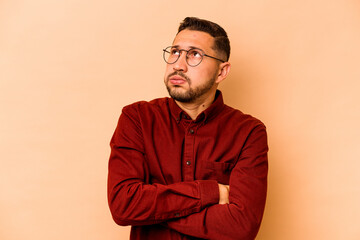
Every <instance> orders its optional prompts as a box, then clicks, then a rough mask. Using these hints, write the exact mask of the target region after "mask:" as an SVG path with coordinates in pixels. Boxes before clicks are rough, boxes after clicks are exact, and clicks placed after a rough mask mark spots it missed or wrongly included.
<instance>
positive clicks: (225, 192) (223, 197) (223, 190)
mask: <svg viewBox="0 0 360 240" xmlns="http://www.w3.org/2000/svg"><path fill="white" fill-rule="evenodd" d="M218 185H219V204H228V203H229V191H230V187H229V185H223V184H220V183H218Z"/></svg>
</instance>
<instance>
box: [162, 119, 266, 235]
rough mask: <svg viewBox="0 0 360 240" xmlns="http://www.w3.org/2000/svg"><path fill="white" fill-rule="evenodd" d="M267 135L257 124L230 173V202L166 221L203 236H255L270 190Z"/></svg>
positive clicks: (181, 229)
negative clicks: (268, 188)
mask: <svg viewBox="0 0 360 240" xmlns="http://www.w3.org/2000/svg"><path fill="white" fill-rule="evenodd" d="M267 151H268V146H267V135H266V130H265V126H263V125H260V126H257V127H256V128H255V129H254V130H253V131H252V132H251V133H250V135H249V137H248V139H247V141H246V144H245V146H244V148H243V150H242V153H241V156H240V158H239V160H238V161H237V163H236V165H235V167H234V169H233V170H232V172H231V175H230V183H229V186H230V192H229V202H230V203H229V204H224V205H219V204H215V205H212V206H209V207H207V208H205V209H203V210H202V211H200V212H198V213H194V214H191V215H189V216H187V217H183V218H181V219H176V220H173V221H167V222H166V223H163V225H165V226H167V227H169V228H171V229H173V230H176V231H178V232H180V233H183V234H186V235H190V236H194V237H198V238H203V239H223V240H230V239H237V240H249V239H254V238H255V237H256V235H257V232H258V230H259V227H260V223H261V220H262V216H263V211H264V207H265V199H266V191H267V172H268V163H267Z"/></svg>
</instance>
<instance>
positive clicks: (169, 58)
mask: <svg viewBox="0 0 360 240" xmlns="http://www.w3.org/2000/svg"><path fill="white" fill-rule="evenodd" d="M163 51H164V54H163V57H164V60H165V62H166V63H168V64H174V63H176V61H177V60H178V59H179V57H180V55H181V52H182V51H184V52H186V62H187V64H188V65H189V66H191V67H196V66H197V65H199V64H200V63H201V61H202V60H203V58H204V56H205V57H209V58H213V59H215V60H218V61H220V62H223V63H224V62H225V61H223V60H221V59H219V58H216V57H212V56H209V55H206V54H205V53H204V51H203V50H201V49H199V48H191V49H190V50H185V49H179V48H177V47H174V46H169V47H167V48H165V49H163Z"/></svg>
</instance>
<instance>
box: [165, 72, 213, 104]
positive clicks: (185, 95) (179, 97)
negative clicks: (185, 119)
mask: <svg viewBox="0 0 360 240" xmlns="http://www.w3.org/2000/svg"><path fill="white" fill-rule="evenodd" d="M174 75H178V76H181V77H183V78H184V79H185V80H186V81H187V83H188V85H189V89H188V90H186V91H185V92H184V91H181V89H182V87H181V86H177V85H174V86H172V87H170V85H169V79H170V77H172V76H174ZM215 80H216V77H215V76H214V77H212V78H211V79H210V80H209V81H207V82H206V83H204V84H202V85H200V86H197V87H195V88H192V87H191V79H190V78H189V77H188V76H186V75H185V74H184V73H182V72H173V73H171V74H169V75H168V76H167V77H166V82H165V84H166V89H167V91H168V92H169V95H170V97H172V98H173V99H174V100H176V101H178V102H183V103H189V102H194V101H195V100H196V99H198V98H199V97H201V96H202V95H204V94H205V93H207V92H208V91H209V90H210V89H211V88H212V87H213V86H214V84H215Z"/></svg>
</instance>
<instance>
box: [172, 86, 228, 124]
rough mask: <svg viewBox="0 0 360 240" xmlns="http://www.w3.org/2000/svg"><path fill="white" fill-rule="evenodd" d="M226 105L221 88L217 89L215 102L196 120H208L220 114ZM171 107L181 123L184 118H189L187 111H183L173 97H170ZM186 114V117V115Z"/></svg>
mask: <svg viewBox="0 0 360 240" xmlns="http://www.w3.org/2000/svg"><path fill="white" fill-rule="evenodd" d="M223 107H224V100H223V96H222V93H221V91H220V90H216V94H215V100H214V102H213V103H212V104H211V105H210V107H208V108H207V109H205V110H204V111H203V112H201V113H200V114H199V116H198V117H197V118H196V120H195V122H201V121H205V122H206V121H208V120H210V119H212V118H214V117H216V115H218V114H219V113H220V112H221V110H222V109H223ZM169 108H170V112H171V115H172V116H173V118H174V119H175V120H176V121H177V122H178V123H179V122H180V120H181V119H182V118H187V117H188V118H189V119H190V117H189V116H188V115H187V113H186V112H185V111H183V110H182V109H181V108H180V107H179V106H178V105H177V104H176V102H175V100H174V99H173V98H170V99H169ZM184 116H185V117H184Z"/></svg>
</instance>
